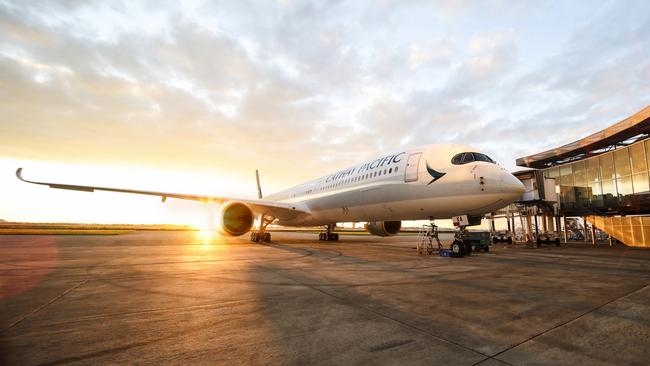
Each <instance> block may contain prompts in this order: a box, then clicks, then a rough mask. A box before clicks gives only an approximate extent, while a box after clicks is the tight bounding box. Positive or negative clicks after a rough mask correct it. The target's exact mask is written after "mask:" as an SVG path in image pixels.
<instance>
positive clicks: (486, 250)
mask: <svg viewBox="0 0 650 366" xmlns="http://www.w3.org/2000/svg"><path fill="white" fill-rule="evenodd" d="M483 250H485V252H486V253H487V252H489V251H490V246H489V245H486V246H485V248H483Z"/></svg>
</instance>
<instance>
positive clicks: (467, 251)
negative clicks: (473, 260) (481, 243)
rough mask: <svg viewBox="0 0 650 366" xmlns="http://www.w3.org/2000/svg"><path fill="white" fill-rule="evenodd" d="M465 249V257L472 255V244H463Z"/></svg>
mask: <svg viewBox="0 0 650 366" xmlns="http://www.w3.org/2000/svg"><path fill="white" fill-rule="evenodd" d="M463 244H464V245H463V249H465V255H470V254H472V244H468V243H463Z"/></svg>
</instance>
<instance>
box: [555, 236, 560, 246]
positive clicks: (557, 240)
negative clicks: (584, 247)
mask: <svg viewBox="0 0 650 366" xmlns="http://www.w3.org/2000/svg"><path fill="white" fill-rule="evenodd" d="M555 246H556V247H559V246H560V238H557V239H555Z"/></svg>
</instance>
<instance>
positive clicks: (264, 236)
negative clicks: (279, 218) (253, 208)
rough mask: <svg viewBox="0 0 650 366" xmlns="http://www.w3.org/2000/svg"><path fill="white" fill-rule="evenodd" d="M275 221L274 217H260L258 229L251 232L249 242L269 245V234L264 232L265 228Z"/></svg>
mask: <svg viewBox="0 0 650 366" xmlns="http://www.w3.org/2000/svg"><path fill="white" fill-rule="evenodd" d="M273 221H275V217H273V216H267V215H261V216H260V228H259V230H257V231H251V241H252V242H256V243H257V242H260V241H261V242H264V243H270V242H271V233H267V232H266V227H267V226H268V225H269V224H270V223H272V222H273Z"/></svg>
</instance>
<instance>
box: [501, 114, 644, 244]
mask: <svg viewBox="0 0 650 366" xmlns="http://www.w3.org/2000/svg"><path fill="white" fill-rule="evenodd" d="M517 165H518V166H520V167H524V168H532V169H534V170H533V171H531V170H525V171H522V172H518V173H515V175H518V176H519V177H520V179H522V180H524V179H526V178H528V179H534V180H535V182H534V183H533V186H535V188H537V186H539V187H541V189H542V191H543V189H544V188H543V187H544V186H546V187H548V182H547V183H546V184H544V181H548V180H549V179H553V180H554V184H555V193H556V194H555V195H553V197H556V198H554V199H555V200H556V201H557V202H550V203H551V204H552V205H551V204H547V205H546V206H545V205H543V204H540V203H543V201H544V200H543V197H541V199H539V200H538V202H537V203H538V205H537V206H538V207H540V208H541V212H542V213H543V214H545V215H546V216H547V217H548V216H550V217H551V218H555V220H553V221H552V222H551V224H550V225H549V226H550V227H551V228H552V229H551V230H555V231H556V232H557V233H558V234H559V233H560V228H561V224H560V222H561V220H560V218H565V219H564V227H565V229H564V236H565V238H566V232H567V229H566V223H567V221H566V217H581V218H583V219H584V222H587V223H589V225H590V226H592V229H591V231H590V232H589V231H587V230H585V238H586V237H587V236H590V233H591V236H592V237H593V239H594V240H595V239H596V229H598V231H601V232H605V233H607V234H608V235H610V236H611V237H613V238H615V239H617V240H618V241H620V242H622V243H623V244H626V245H630V246H641V247H650V106H647V107H646V108H644V109H642V110H640V111H639V112H637V113H635V114H633V115H632V116H630V117H628V118H626V119H624V120H622V121H620V122H618V123H615V124H614V125H612V126H610V127H608V128H606V129H604V130H602V131H598V132H596V133H594V134H591V135H589V136H587V137H585V138H582V139H580V140H578V141H575V142H572V143H569V144H566V145H563V146H559V147H556V148H554V149H550V150H547V151H543V152H540V153H536V154H533V155H529V156H526V157H522V158H519V159H517ZM531 174H532V175H531ZM534 176H536V178H535V177H534ZM551 182H552V181H551ZM524 183H526V182H525V181H524ZM551 187H552V183H551ZM546 189H547V190H548V188H546ZM538 198H540V197H538ZM545 207H546V209H544V208H545ZM535 215H537V213H535ZM544 223H546V221H544ZM513 225H514V222H513ZM545 226H546V225H545ZM585 226H586V225H585ZM545 229H547V228H546V227H545Z"/></svg>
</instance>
